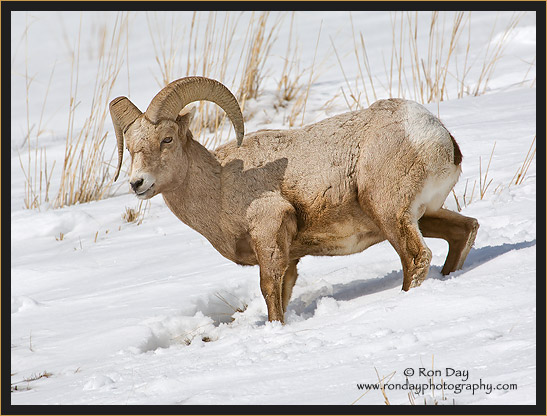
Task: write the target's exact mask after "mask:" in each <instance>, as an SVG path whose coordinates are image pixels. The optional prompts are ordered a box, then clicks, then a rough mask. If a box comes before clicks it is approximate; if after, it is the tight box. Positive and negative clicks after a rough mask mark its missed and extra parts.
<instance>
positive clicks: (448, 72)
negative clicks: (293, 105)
mask: <svg viewBox="0 0 547 416" xmlns="http://www.w3.org/2000/svg"><path fill="white" fill-rule="evenodd" d="M447 16H448V15H447V14H446V13H442V12H438V11H434V12H432V13H431V15H430V17H429V20H428V21H427V22H423V21H420V20H419V18H418V13H417V12H414V13H411V12H408V11H407V12H395V13H394V14H392V15H391V36H392V43H391V51H390V56H389V61H388V62H386V61H385V57H384V68H383V74H382V73H381V72H378V71H376V72H374V69H373V68H371V66H370V63H369V60H368V54H367V43H366V42H365V38H364V36H363V34H362V33H361V32H359V34H357V33H356V31H355V28H354V25H353V19H352V17H351V14H350V23H351V26H352V32H353V56H354V59H355V62H356V63H357V73H356V75H354V77H351V74H346V72H345V71H344V68H345V65H344V62H343V60H342V59H341V57H340V54H339V53H338V50H337V47H336V46H335V45H334V42H332V46H333V50H334V53H335V56H336V60H337V62H338V65H339V66H340V69H341V71H342V75H343V77H344V81H345V85H346V87H345V88H346V90H344V89H342V95H343V97H344V99H345V102H346V105H347V106H348V108H349V109H350V110H355V109H360V108H363V107H364V105H365V103H366V106H369V105H370V104H372V102H374V101H375V100H376V99H377V98H378V97H379V96H380V94H379V92H378V91H379V90H380V89H382V90H383V91H384V92H385V94H387V96H389V97H400V98H409V99H413V100H415V101H418V102H420V103H431V102H437V103H438V102H440V101H444V100H447V99H450V98H454V97H458V98H461V97H463V96H464V95H466V94H473V95H480V94H484V93H485V92H486V91H487V89H488V83H489V82H490V80H491V79H492V76H493V74H494V71H495V68H496V65H497V63H498V62H499V60H500V58H501V57H502V56H503V53H504V50H505V48H506V46H507V44H508V40H509V39H510V37H511V35H512V34H513V32H514V30H515V29H516V28H517V26H518V24H519V22H520V20H521V19H522V17H523V16H524V13H515V14H514V15H513V16H512V18H511V20H510V22H509V23H508V24H507V26H506V27H505V29H504V31H503V32H502V34H501V35H500V36H499V37H498V38H497V40H495V39H494V38H493V36H494V32H495V27H496V22H494V24H493V27H492V31H491V35H490V39H489V41H488V43H487V46H486V48H485V52H484V56H483V57H482V65H481V67H480V71H476V72H477V73H478V75H477V78H476V79H475V80H470V79H469V74H470V70H471V69H472V68H473V67H475V66H474V65H476V62H477V60H475V61H474V62H470V59H469V56H470V54H471V52H474V55H479V54H480V50H478V51H477V49H478V48H483V45H480V46H477V47H475V48H472V37H471V17H472V14H471V12H455V13H454V14H453V16H452V18H451V21H449V22H446V20H447ZM425 25H427V27H428V34H427V42H426V43H425V44H421V43H420V41H419V36H418V30H419V28H421V27H424V26H425ZM464 33H466V34H467V36H462V35H463V34H464ZM462 39H463V41H462ZM457 50H464V51H465V55H464V62H463V68H462V67H461V63H460V64H459V63H458V61H457V57H456V51H457ZM532 66H533V63H532V64H530V67H529V68H528V71H529V70H530V68H531V67H532ZM374 74H376V75H374ZM451 78H452V79H453V80H455V82H456V84H455V88H454V87H452V84H449V82H448V81H449V80H450V79H451ZM525 79H526V76H525Z"/></svg>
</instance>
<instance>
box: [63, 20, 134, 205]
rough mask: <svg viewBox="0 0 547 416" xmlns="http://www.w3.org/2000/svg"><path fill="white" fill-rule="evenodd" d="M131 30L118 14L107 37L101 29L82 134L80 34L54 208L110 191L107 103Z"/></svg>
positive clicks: (73, 61) (91, 198) (97, 197)
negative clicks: (78, 125)
mask: <svg viewBox="0 0 547 416" xmlns="http://www.w3.org/2000/svg"><path fill="white" fill-rule="evenodd" d="M127 29H128V14H127V13H123V12H122V13H119V14H118V16H117V17H116V21H115V24H114V28H113V30H112V33H111V34H110V36H109V35H108V31H107V26H106V24H105V25H104V26H103V27H102V37H101V39H100V44H99V47H98V51H99V56H98V62H97V78H96V80H95V86H94V89H93V98H92V102H91V106H90V109H89V114H88V116H87V117H86V118H85V121H84V123H83V126H82V128H81V129H80V130H76V129H75V128H74V123H75V119H76V115H77V114H76V112H77V110H78V107H79V106H80V104H81V102H80V101H79V100H78V86H79V65H80V38H81V20H80V32H79V34H78V40H77V43H76V48H75V54H74V57H73V60H72V70H71V78H70V101H69V117H68V123H67V134H66V146H65V156H64V161H63V167H62V171H61V182H60V185H59V191H58V193H57V197H56V198H55V201H54V204H53V206H54V207H62V206H65V205H72V204H76V203H83V202H89V201H92V200H98V199H102V198H103V197H104V196H105V195H106V194H107V193H108V191H109V189H110V187H111V185H112V180H111V177H110V174H109V169H108V168H109V166H110V165H111V161H112V157H113V154H111V155H110V159H108V160H105V153H104V145H105V142H106V138H107V135H108V132H105V128H104V127H105V126H104V124H105V121H106V119H107V116H108V114H109V113H108V102H109V100H110V98H111V91H112V88H113V86H114V83H115V81H116V79H117V77H118V75H119V73H120V70H121V68H122V64H123V62H124V53H125V51H124V48H125V47H126V46H127V43H126V42H124V41H123V39H124V35H125V32H126V31H127Z"/></svg>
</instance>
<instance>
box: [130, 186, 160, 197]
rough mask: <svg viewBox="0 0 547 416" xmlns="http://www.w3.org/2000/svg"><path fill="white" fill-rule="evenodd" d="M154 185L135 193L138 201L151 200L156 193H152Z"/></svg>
mask: <svg viewBox="0 0 547 416" xmlns="http://www.w3.org/2000/svg"><path fill="white" fill-rule="evenodd" d="M154 185H155V184H152V185H150V187H149V188H148V189H146V190H144V191H139V192H135V195H136V196H137V198H139V199H150V198H152V197H153V196H154V195H155V194H156V193H155V191H154Z"/></svg>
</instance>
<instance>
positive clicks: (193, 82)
mask: <svg viewBox="0 0 547 416" xmlns="http://www.w3.org/2000/svg"><path fill="white" fill-rule="evenodd" d="M200 100H206V101H212V102H214V103H216V104H217V105H219V106H220V107H221V108H222V109H223V110H224V111H225V112H226V114H227V115H228V117H229V118H230V120H232V123H233V125H234V128H235V130H236V135H237V144H238V146H239V145H240V144H241V141H242V140H243V135H244V125H243V116H242V114H241V109H240V108H239V104H238V103H237V100H236V98H235V97H234V96H233V95H232V93H231V92H230V91H229V90H228V89H227V88H226V87H225V86H224V85H222V84H221V83H220V82H218V81H215V80H212V79H209V78H203V77H187V78H181V79H178V80H176V81H173V82H171V83H170V84H169V85H167V86H166V87H165V88H164V89H162V90H161V91H160V92H159V93H158V94H157V95H156V96H155V97H154V98H153V99H152V102H151V103H150V105H149V106H148V108H147V110H146V111H145V112H144V113H142V112H141V111H140V110H139V109H138V108H137V107H136V106H135V105H134V104H133V103H132V102H131V101H130V100H129V99H128V98H127V97H118V98H115V99H114V100H112V101H111V102H110V115H111V116H112V123H113V124H114V130H115V132H116V139H117V141H118V167H117V169H116V173H115V176H114V180H117V179H118V175H119V174H120V169H121V166H122V161H123V147H124V141H125V144H126V147H127V150H128V151H129V153H130V155H131V168H130V171H129V183H130V184H131V189H132V190H133V192H134V193H135V194H136V195H137V197H139V198H141V199H148V198H151V197H153V196H154V195H157V194H159V193H161V192H164V191H168V190H169V189H170V186H173V184H174V180H173V179H174V177H175V175H178V176H179V177H180V175H181V174H182V175H184V174H185V172H186V169H187V167H188V153H187V151H186V150H187V145H188V141H189V140H191V138H192V133H191V132H190V130H189V126H190V122H191V121H192V117H193V115H194V110H193V109H192V110H190V111H186V110H185V109H184V107H185V106H186V105H188V104H190V103H191V102H194V101H200Z"/></svg>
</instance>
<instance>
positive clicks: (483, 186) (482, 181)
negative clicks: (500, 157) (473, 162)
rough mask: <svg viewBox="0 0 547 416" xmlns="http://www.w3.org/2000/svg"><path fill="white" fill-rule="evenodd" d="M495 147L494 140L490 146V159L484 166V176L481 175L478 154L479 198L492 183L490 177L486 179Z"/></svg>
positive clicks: (480, 163)
mask: <svg viewBox="0 0 547 416" xmlns="http://www.w3.org/2000/svg"><path fill="white" fill-rule="evenodd" d="M495 148H496V142H494V146H493V147H492V153H490V159H488V166H487V167H486V172H484V178H483V177H482V158H481V157H480V156H479V191H480V196H481V200H482V199H483V198H484V195H486V191H487V190H488V187H489V186H490V184H491V183H492V179H490V180H488V170H489V169H490V163H491V162H492V156H494V149H495Z"/></svg>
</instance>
